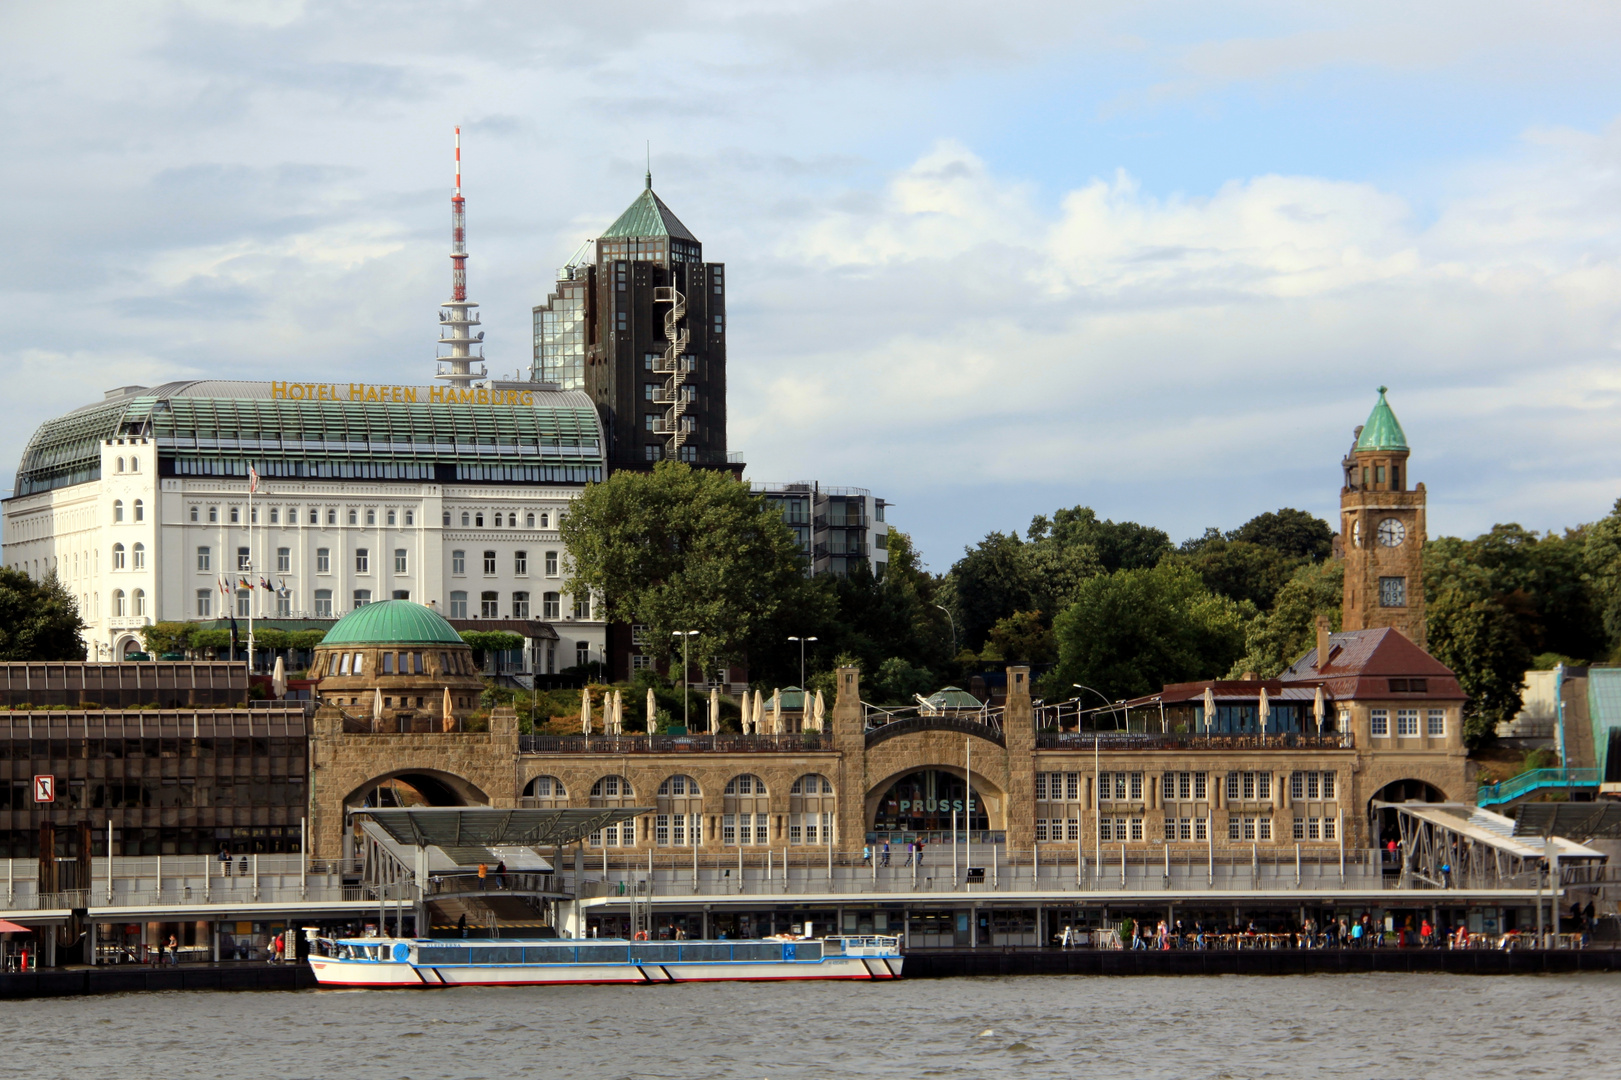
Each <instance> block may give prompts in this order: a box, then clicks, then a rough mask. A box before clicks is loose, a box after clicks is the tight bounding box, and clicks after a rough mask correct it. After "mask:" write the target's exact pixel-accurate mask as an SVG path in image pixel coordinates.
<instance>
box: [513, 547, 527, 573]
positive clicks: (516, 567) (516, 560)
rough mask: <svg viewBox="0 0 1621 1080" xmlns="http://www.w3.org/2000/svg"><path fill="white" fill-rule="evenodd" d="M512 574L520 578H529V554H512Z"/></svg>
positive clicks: (518, 552)
mask: <svg viewBox="0 0 1621 1080" xmlns="http://www.w3.org/2000/svg"><path fill="white" fill-rule="evenodd" d="M512 572H513V573H514V574H517V575H518V576H519V577H528V576H529V552H527V551H514V552H513V553H512Z"/></svg>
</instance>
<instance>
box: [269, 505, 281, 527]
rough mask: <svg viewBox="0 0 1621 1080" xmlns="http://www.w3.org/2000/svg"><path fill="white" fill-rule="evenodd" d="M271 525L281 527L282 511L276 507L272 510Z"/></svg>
mask: <svg viewBox="0 0 1621 1080" xmlns="http://www.w3.org/2000/svg"><path fill="white" fill-rule="evenodd" d="M270 524H272V525H280V524H281V511H280V510H277V509H276V508H275V507H274V506H272V507H271V508H270Z"/></svg>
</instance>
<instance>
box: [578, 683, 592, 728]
mask: <svg viewBox="0 0 1621 1080" xmlns="http://www.w3.org/2000/svg"><path fill="white" fill-rule="evenodd" d="M580 734H582V735H589V734H591V688H590V687H589V686H586V687H581V688H580Z"/></svg>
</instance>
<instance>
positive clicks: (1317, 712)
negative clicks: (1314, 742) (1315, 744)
mask: <svg viewBox="0 0 1621 1080" xmlns="http://www.w3.org/2000/svg"><path fill="white" fill-rule="evenodd" d="M1311 714H1312V716H1314V717H1315V718H1316V719H1317V734H1319V735H1321V734H1322V733H1323V688H1322V687H1321V686H1319V687H1318V688H1317V695H1316V696H1315V697H1314V698H1312V701H1311Z"/></svg>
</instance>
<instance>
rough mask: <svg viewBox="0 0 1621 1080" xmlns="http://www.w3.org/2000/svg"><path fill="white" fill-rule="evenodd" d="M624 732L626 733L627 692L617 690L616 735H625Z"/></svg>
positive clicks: (615, 698)
mask: <svg viewBox="0 0 1621 1080" xmlns="http://www.w3.org/2000/svg"><path fill="white" fill-rule="evenodd" d="M624 733H625V692H624V691H623V690H615V691H614V734H615V735H623V734H624Z"/></svg>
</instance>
